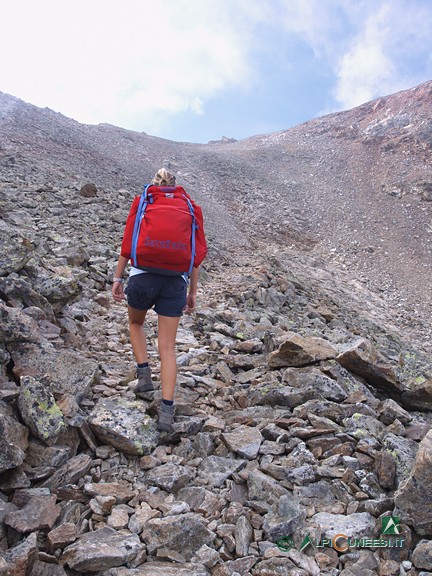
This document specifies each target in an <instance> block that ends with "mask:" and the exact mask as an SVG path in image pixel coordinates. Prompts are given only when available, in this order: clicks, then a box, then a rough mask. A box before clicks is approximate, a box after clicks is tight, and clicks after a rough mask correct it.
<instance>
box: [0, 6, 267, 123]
mask: <svg viewBox="0 0 432 576" xmlns="http://www.w3.org/2000/svg"><path fill="white" fill-rule="evenodd" d="M10 4H11V6H10V8H8V10H7V14H6V18H3V19H2V23H1V24H0V50H1V51H2V52H3V53H5V52H6V51H7V53H9V54H11V55H13V56H11V57H10V58H9V59H7V58H6V59H4V58H3V59H2V63H1V64H0V79H1V80H0V82H1V85H0V89H1V90H3V91H6V92H10V93H12V94H14V95H17V96H19V97H21V98H23V99H25V100H29V101H31V102H32V103H34V104H37V105H39V106H48V107H51V108H54V109H55V110H59V111H61V112H62V113H64V114H66V115H69V116H72V117H74V118H77V119H79V120H80V121H82V122H87V123H98V122H105V121H107V119H109V121H110V122H111V123H114V124H120V125H123V126H125V127H135V129H137V126H140V129H142V130H145V131H150V132H152V131H154V130H157V129H158V128H160V126H161V125H163V124H164V123H165V122H167V121H168V120H169V118H170V116H171V115H173V114H176V113H178V112H181V111H185V110H191V111H192V112H193V113H195V114H203V113H204V111H205V101H206V99H207V98H209V97H212V96H214V95H216V94H218V93H219V92H220V91H222V90H224V89H225V88H227V87H239V88H240V87H241V86H242V85H244V84H246V82H247V79H248V78H252V77H253V70H252V69H251V67H250V64H249V60H248V54H249V50H250V48H251V45H252V42H253V35H252V29H253V26H254V19H256V18H259V17H260V15H261V14H262V11H261V10H260V7H259V2H255V1H254V0H252V1H250V2H249V3H246V4H245V2H244V0H234V1H232V0H231V1H229V0H204V1H202V0H158V1H155V0H125V1H124V2H122V3H120V2H118V1H117V0H104V1H102V0H92V1H90V2H89V1H87V0H75V1H74V2H68V1H66V0H40V1H39V2H33V1H32V0H28V1H24V0H16V2H14V3H10ZM247 5H249V6H250V7H251V8H252V10H251V11H250V12H247V11H245V10H246V7H247ZM255 21H256V20H255Z"/></svg>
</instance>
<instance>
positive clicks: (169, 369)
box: [158, 316, 180, 400]
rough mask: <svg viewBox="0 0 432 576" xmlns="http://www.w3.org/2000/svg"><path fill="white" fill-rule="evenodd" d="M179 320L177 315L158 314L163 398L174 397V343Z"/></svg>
mask: <svg viewBox="0 0 432 576" xmlns="http://www.w3.org/2000/svg"><path fill="white" fill-rule="evenodd" d="M179 322H180V318H179V317H170V316H158V349H159V357H160V362H161V385H162V398H163V400H173V399H174V388H175V384H176V379H177V362H176V353H175V343H176V336H177V329H178V325H179Z"/></svg>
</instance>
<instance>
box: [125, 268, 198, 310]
mask: <svg viewBox="0 0 432 576" xmlns="http://www.w3.org/2000/svg"><path fill="white" fill-rule="evenodd" d="M125 292H126V295H127V302H128V305H129V306H130V307H131V308H135V309H136V310H150V308H153V306H154V310H155V312H156V314H160V315H161V316H171V317H178V316H181V315H182V314H183V308H184V307H185V305H186V294H187V286H186V282H185V280H184V278H182V277H181V276H165V275H162V274H153V273H149V272H146V273H145V274H136V275H135V276H131V277H130V278H129V282H128V285H127V287H126V291H125Z"/></svg>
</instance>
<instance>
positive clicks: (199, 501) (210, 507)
mask: <svg viewBox="0 0 432 576" xmlns="http://www.w3.org/2000/svg"><path fill="white" fill-rule="evenodd" d="M177 497H178V498H179V499H180V500H184V501H185V502H186V503H187V504H188V505H189V506H190V508H191V509H192V510H193V511H194V512H198V513H199V514H204V516H210V515H211V514H213V513H215V512H218V511H219V510H221V509H222V507H223V506H224V505H225V500H224V499H222V498H219V497H218V496H216V494H213V492H210V490H207V489H206V488H203V487H202V486H188V487H186V488H182V489H181V490H180V491H179V492H178V494H177Z"/></svg>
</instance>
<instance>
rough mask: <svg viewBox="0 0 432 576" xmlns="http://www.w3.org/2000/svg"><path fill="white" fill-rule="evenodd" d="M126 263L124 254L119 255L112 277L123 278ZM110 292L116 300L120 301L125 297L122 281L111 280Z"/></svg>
mask: <svg viewBox="0 0 432 576" xmlns="http://www.w3.org/2000/svg"><path fill="white" fill-rule="evenodd" d="M127 263H128V259H127V258H125V257H124V256H119V259H118V262H117V268H116V271H115V273H114V279H116V278H117V279H120V278H121V279H122V278H123V274H124V271H125V269H126V265H127ZM111 292H112V295H113V298H114V300H115V301H116V302H122V301H123V300H124V299H125V295H124V291H123V282H119V281H115V280H114V281H113V285H112V288H111Z"/></svg>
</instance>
